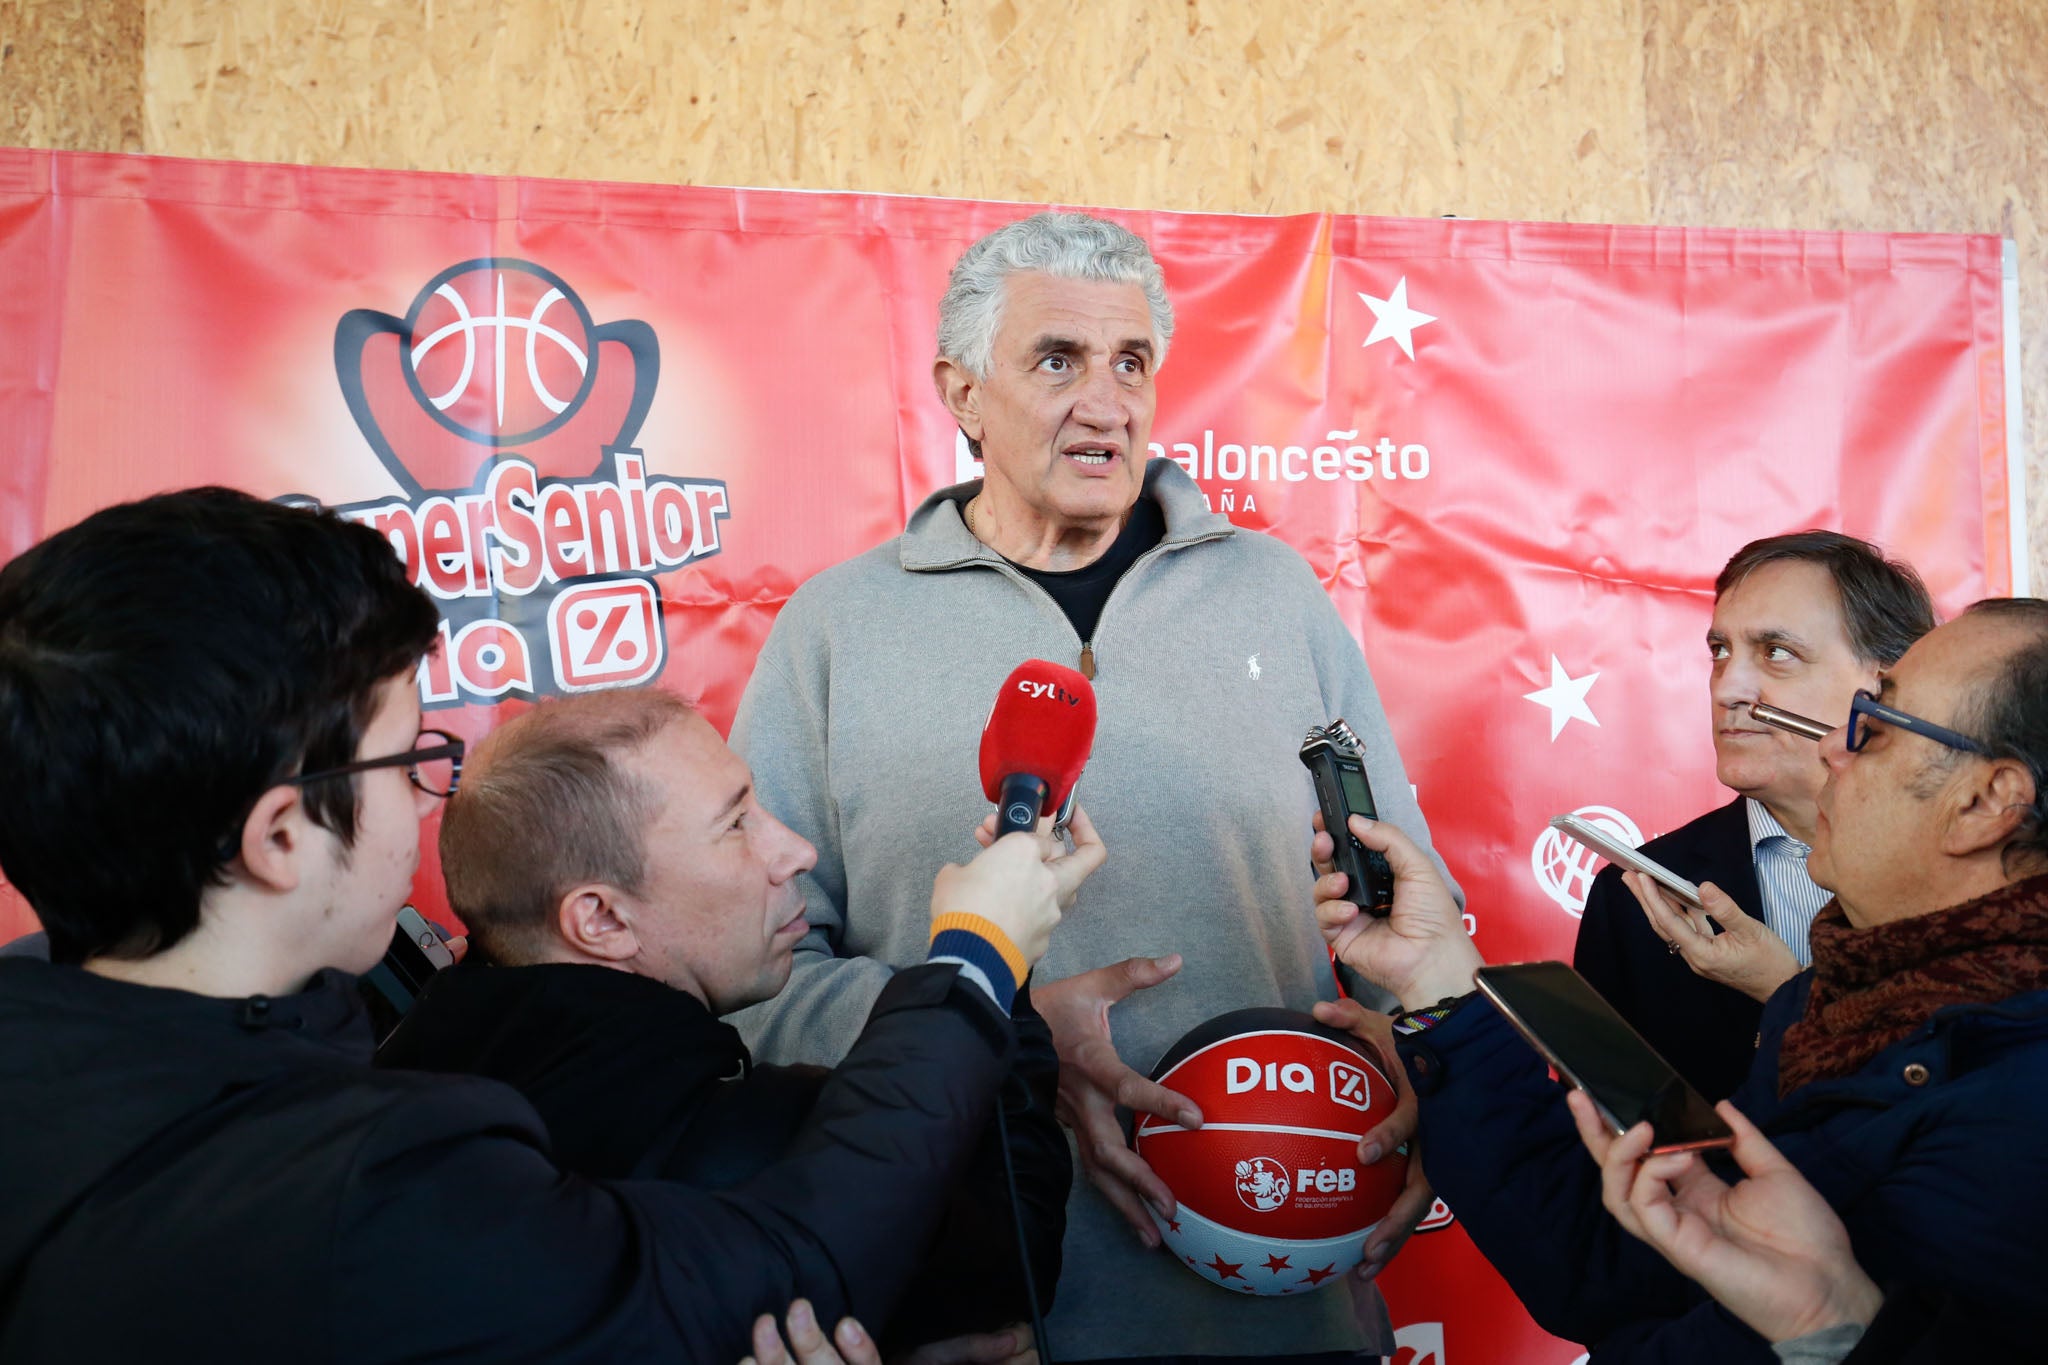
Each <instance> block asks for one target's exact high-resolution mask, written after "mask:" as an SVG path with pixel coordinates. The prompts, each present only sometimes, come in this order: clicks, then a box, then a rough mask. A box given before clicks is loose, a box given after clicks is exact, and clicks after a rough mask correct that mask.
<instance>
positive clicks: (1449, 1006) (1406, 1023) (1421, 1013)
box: [1393, 991, 1478, 1037]
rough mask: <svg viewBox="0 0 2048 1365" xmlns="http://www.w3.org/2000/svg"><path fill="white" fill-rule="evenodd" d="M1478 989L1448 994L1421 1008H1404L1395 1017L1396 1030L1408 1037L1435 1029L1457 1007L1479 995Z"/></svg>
mask: <svg viewBox="0 0 2048 1365" xmlns="http://www.w3.org/2000/svg"><path fill="white" fill-rule="evenodd" d="M1477 994H1478V992H1477V991H1466V992H1465V993H1464V994H1463V995H1447V996H1445V997H1444V998H1443V999H1441V1000H1439V1001H1437V1002H1436V1003H1435V1004H1434V1005H1424V1006H1423V1007H1422V1008H1421V1009H1419V1010H1402V1011H1401V1012H1400V1013H1398V1014H1396V1015H1395V1016H1394V1019H1393V1024H1394V1032H1396V1033H1398V1034H1401V1035H1402V1036H1403V1037H1407V1036H1409V1035H1412V1034H1417V1033H1421V1032H1423V1031H1425V1030H1427V1029H1433V1028H1435V1027H1436V1026H1437V1025H1438V1024H1441V1023H1442V1022H1443V1021H1444V1020H1446V1019H1448V1018H1450V1017H1451V1015H1452V1014H1453V1013H1454V1012H1456V1010H1457V1008H1458V1007H1459V1006H1460V1005H1462V1004H1464V1003H1465V1002H1466V1001H1467V1000H1470V999H1471V998H1472V997H1473V996H1475V995H1477Z"/></svg>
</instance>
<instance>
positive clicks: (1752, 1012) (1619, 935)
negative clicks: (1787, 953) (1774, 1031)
mask: <svg viewBox="0 0 2048 1365" xmlns="http://www.w3.org/2000/svg"><path fill="white" fill-rule="evenodd" d="M1743 801H1744V798H1742V797H1740V796H1738V797H1736V798H1735V799H1734V800H1733V801H1731V802H1729V803H1728V804H1727V805H1725V806H1722V807H1720V808H1719V809H1716V810H1711V811H1708V812H1707V813H1706V814H1705V815H1702V816H1701V817H1700V818H1699V819H1697V820H1694V821H1692V822H1691V823H1689V824H1685V825H1680V826H1679V827H1678V828H1677V829H1675V830H1672V831H1671V833H1669V834H1666V835H1664V836H1662V837H1661V838H1657V839H1652V840H1650V842H1649V843H1647V844H1644V845H1643V856H1645V857H1647V858H1650V859H1652V860H1654V861H1656V862H1660V863H1662V864H1664V866H1666V867H1668V868H1670V869H1671V870H1672V871H1673V872H1676V873H1677V874H1678V875H1679V876H1681V877H1683V878H1685V879H1686V880H1687V881H1689V882H1694V883H1698V882H1712V883H1713V884H1714V885H1716V886H1718V887H1720V888H1721V889H1722V890H1723V891H1725V892H1727V893H1728V895H1729V897H1730V898H1731V899H1732V900H1734V902H1735V903H1736V904H1737V905H1739V906H1741V907H1742V912H1743V913H1744V914H1746V915H1749V916H1751V917H1753V918H1758V919H1760V918H1762V917H1763V897H1762V895H1761V893H1760V892H1759V891H1758V889H1757V882H1756V863H1755V860H1754V859H1753V857H1752V856H1751V854H1750V849H1749V816H1748V813H1747V812H1746V811H1745V810H1744V808H1743ZM1572 966H1574V967H1576V968H1578V970H1579V975H1581V976H1583V977H1585V978H1586V980H1588V981H1590V982H1592V983H1593V989H1594V990H1596V991H1598V992H1600V994H1601V995H1603V996H1605V997H1607V1002H1608V1003H1609V1004H1611V1005H1613V1006H1614V1008H1615V1009H1617V1010H1619V1011H1621V1017H1622V1018H1624V1019H1626V1020H1628V1021H1629V1023H1631V1024H1633V1025H1635V1029H1636V1032H1638V1033H1640V1034H1642V1035H1643V1037H1644V1038H1645V1039H1647V1040H1648V1041H1649V1044H1650V1046H1651V1047H1653V1048H1655V1049H1657V1052H1658V1054H1659V1055H1660V1056H1662V1057H1663V1058H1664V1060H1665V1061H1667V1062H1669V1063H1671V1066H1672V1069H1673V1070H1675V1071H1677V1072H1678V1074H1679V1075H1681V1076H1683V1077H1685V1078H1686V1080H1688V1081H1690V1082H1692V1087H1693V1089H1695V1090H1697V1091H1699V1092H1700V1093H1701V1094H1702V1095H1705V1096H1706V1097H1707V1098H1708V1099H1710V1100H1723V1099H1726V1098H1728V1097H1729V1096H1730V1095H1732V1094H1734V1093H1735V1088H1736V1087H1737V1086H1739V1085H1741V1084H1742V1078H1743V1077H1744V1076H1747V1075H1748V1074H1749V1064H1750V1063H1751V1062H1752V1061H1754V1060H1755V1058H1756V1040H1757V1026H1758V1024H1759V1023H1760V1022H1761V1021H1762V1019H1763V1010H1764V1007H1763V1005H1762V1003H1761V1002H1759V1001H1755V1000H1752V999H1750V998H1749V997H1748V996H1746V995H1744V994H1743V993H1742V992H1741V991H1738V990H1736V989H1735V988H1734V987H1732V986H1723V985H1721V984H1719V983H1718V982H1713V981H1709V980H1707V979H1706V978H1705V977H1703V976H1701V975H1699V974H1698V973H1696V972H1694V971H1693V969H1692V968H1690V967H1688V966H1686V965H1685V959H1684V958H1682V957H1679V956H1678V955H1677V954H1675V953H1673V952H1671V951H1670V950H1669V949H1668V948H1666V947H1665V946H1664V940H1663V939H1661V938H1659V937H1658V936H1657V931H1656V930H1655V929H1652V928H1651V927H1650V921H1649V920H1648V918H1646V917H1645V916H1644V914H1643V907H1641V906H1640V905H1637V904H1636V898H1635V897H1634V896H1631V895H1630V894H1629V891H1628V888H1627V887H1625V886H1623V885H1622V884H1621V869H1620V868H1618V867H1613V866H1608V867H1604V868H1602V869H1601V870H1600V875H1599V876H1598V877H1595V878H1594V879H1593V886H1592V889H1591V890H1590V891H1589V892H1588V893H1587V895H1586V909H1585V912H1584V913H1583V914H1582V915H1581V916H1580V918H1579V940H1578V944H1577V945H1576V946H1575V947H1574V948H1573V949H1572Z"/></svg>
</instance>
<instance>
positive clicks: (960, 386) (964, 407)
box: [932, 355, 982, 441]
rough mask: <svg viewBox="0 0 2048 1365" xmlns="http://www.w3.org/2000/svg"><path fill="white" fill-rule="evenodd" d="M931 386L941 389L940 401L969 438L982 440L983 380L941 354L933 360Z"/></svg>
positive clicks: (957, 362)
mask: <svg viewBox="0 0 2048 1365" xmlns="http://www.w3.org/2000/svg"><path fill="white" fill-rule="evenodd" d="M932 387H933V388H935V389H937V390H938V391H939V401H940V402H942V403H944V404H945V405H946V411H948V412H950V413H952V414H953V420H954V421H956V422H958V423H959V424H960V430H962V431H964V432H966V433H967V439H968V440H970V441H979V440H981V439H982V425H981V381H980V380H978V379H976V378H975V377H974V376H973V375H971V374H969V373H968V372H967V367H966V366H964V365H962V364H961V363H960V362H959V361H957V360H954V359H952V358H951V357H950V356H943V355H942V356H940V357H939V358H938V359H937V360H935V361H933V362H932Z"/></svg>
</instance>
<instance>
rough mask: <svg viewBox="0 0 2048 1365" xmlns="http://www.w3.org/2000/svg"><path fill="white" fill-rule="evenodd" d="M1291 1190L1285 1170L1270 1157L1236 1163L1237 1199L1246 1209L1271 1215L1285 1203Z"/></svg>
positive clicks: (1256, 1157) (1257, 1157) (1258, 1157)
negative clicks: (1240, 1200) (1242, 1202)
mask: <svg viewBox="0 0 2048 1365" xmlns="http://www.w3.org/2000/svg"><path fill="white" fill-rule="evenodd" d="M1292 1190H1293V1187H1292V1186H1291V1185H1289V1184H1288V1182H1287V1168H1286V1167H1285V1166H1282V1165H1281V1164H1280V1163H1279V1162H1277V1161H1275V1160H1274V1159H1273V1158H1272V1157H1269V1156H1255V1157H1252V1158H1251V1159H1250V1160H1248V1161H1240V1162H1238V1163H1237V1197H1238V1198H1239V1199H1242V1200H1244V1203H1245V1207H1246V1208H1248V1209H1254V1210H1256V1211H1258V1212H1259V1213H1271V1212H1272V1211H1273V1210H1274V1209H1277V1208H1279V1207H1280V1206H1281V1205H1282V1204H1285V1203H1286V1202H1287V1196H1288V1195H1289V1194H1290V1193H1291V1192H1292Z"/></svg>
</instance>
